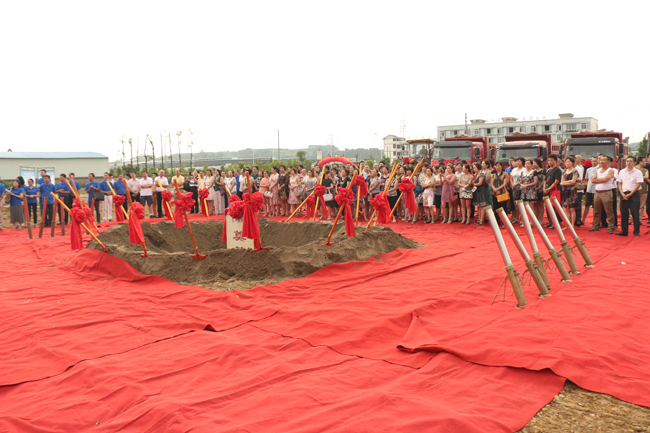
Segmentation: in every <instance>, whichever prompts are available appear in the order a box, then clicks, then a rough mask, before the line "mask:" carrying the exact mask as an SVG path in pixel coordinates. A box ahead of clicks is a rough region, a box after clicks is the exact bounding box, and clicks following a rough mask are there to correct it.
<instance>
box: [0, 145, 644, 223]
mask: <svg viewBox="0 0 650 433" xmlns="http://www.w3.org/2000/svg"><path fill="white" fill-rule="evenodd" d="M612 163H613V160H612V158H611V157H610V156H606V155H600V156H598V157H594V158H592V159H591V160H590V161H588V162H586V164H585V163H584V162H583V161H582V158H581V156H580V155H576V156H575V157H573V156H571V157H568V158H566V159H565V160H564V161H563V163H562V162H561V161H559V160H558V157H557V156H556V155H550V156H549V158H548V161H547V164H544V163H543V162H542V161H541V160H540V159H525V158H510V160H509V161H508V164H503V163H501V162H498V161H497V162H496V163H493V162H492V161H491V160H489V159H485V160H483V161H480V162H475V163H473V164H468V163H467V162H466V161H451V162H447V163H445V164H438V165H431V164H430V163H429V162H428V161H427V162H423V163H422V164H420V165H418V164H417V161H416V160H409V159H408V158H405V159H404V161H402V162H401V163H400V164H399V166H398V167H397V169H396V171H395V174H394V175H393V176H392V177H391V171H392V168H393V167H389V166H387V165H385V164H384V163H383V162H380V163H375V164H373V165H372V167H371V166H370V165H363V168H362V170H361V173H359V167H360V166H359V165H355V164H352V163H347V164H329V165H325V166H324V167H322V168H321V167H320V166H318V165H316V166H314V167H313V168H310V169H307V168H305V167H303V166H302V165H299V166H295V167H289V168H288V169H287V167H286V166H285V165H283V164H281V165H279V166H273V167H272V168H271V170H270V171H266V170H262V171H260V170H259V169H258V167H257V166H254V167H252V168H249V167H245V168H243V169H242V170H241V172H240V171H239V170H237V169H235V170H230V171H228V172H226V171H223V170H218V169H214V170H213V169H208V170H207V171H205V172H204V171H202V170H201V171H199V170H194V171H192V172H190V173H189V174H188V175H187V176H182V175H181V173H180V170H179V169H176V170H175V175H174V176H172V177H170V178H169V179H168V178H167V177H166V173H165V171H164V170H161V171H160V172H159V173H158V174H156V173H152V174H151V176H149V174H148V173H147V172H146V171H143V172H142V173H141V174H140V177H138V176H137V174H136V173H135V172H131V173H129V177H128V180H127V181H126V188H125V186H124V177H123V175H122V174H120V175H118V176H117V179H113V176H112V175H111V174H109V173H104V174H103V179H102V180H101V181H97V180H96V179H95V176H94V174H93V173H90V174H89V175H88V182H87V183H86V184H85V185H84V191H85V192H86V193H87V194H88V199H87V200H88V205H89V206H92V207H93V210H94V212H95V220H96V221H97V222H98V223H99V222H101V221H102V220H104V221H111V220H112V218H113V202H112V199H113V195H115V194H117V195H122V196H126V193H127V191H128V193H129V194H130V196H131V200H132V201H134V202H139V203H141V204H142V205H143V206H145V207H146V208H147V209H148V211H149V217H150V218H161V217H163V216H164V215H165V210H164V208H163V206H164V204H163V202H164V200H163V198H162V192H163V191H165V190H169V191H171V192H172V193H173V194H174V196H175V197H178V196H177V191H178V192H190V193H191V194H192V198H193V199H194V200H195V204H194V206H193V208H192V210H191V212H192V213H199V212H206V211H207V212H208V213H209V214H211V215H222V214H223V213H224V211H225V209H226V208H227V207H228V205H229V200H228V197H229V195H230V194H236V195H238V196H239V197H240V198H242V197H243V194H245V193H247V192H248V191H249V185H248V183H249V179H250V183H251V185H250V189H251V192H258V191H259V192H260V193H262V195H263V197H264V205H263V208H262V210H261V215H263V216H285V217H286V216H289V215H290V214H292V213H293V212H296V211H299V212H303V211H304V210H305V208H304V207H303V208H301V209H298V208H299V207H300V205H301V204H302V203H303V201H304V200H305V199H306V198H307V197H308V196H309V195H310V194H311V193H312V192H314V189H315V188H316V186H317V185H318V184H322V185H323V186H324V187H325V188H326V193H325V195H324V196H322V200H323V201H324V206H326V207H327V209H328V212H327V214H328V215H327V219H332V218H333V217H334V216H335V215H336V212H337V211H338V204H337V202H336V200H335V196H336V194H337V193H338V191H339V189H340V188H349V187H351V188H352V191H353V193H354V196H355V202H356V192H357V189H358V186H357V185H356V183H355V184H352V179H353V177H354V176H355V175H357V176H362V177H363V179H364V182H365V183H366V186H367V189H368V194H367V195H365V196H364V197H360V199H359V204H360V206H359V207H360V215H359V218H363V219H365V220H366V221H367V220H369V218H370V216H371V214H372V212H373V208H372V206H371V203H370V198H372V197H374V196H376V195H377V194H383V193H384V191H385V192H386V197H387V199H388V203H389V205H390V207H391V210H394V212H393V216H392V219H393V221H396V219H401V220H403V221H408V222H410V223H412V224H415V223H416V222H418V221H422V222H423V223H427V224H433V223H435V222H436V221H441V222H442V223H445V224H452V223H456V222H458V223H461V224H470V223H471V221H472V220H473V222H474V224H476V225H477V226H481V225H483V224H485V223H486V221H487V215H486V213H485V207H486V206H488V205H491V206H492V208H493V209H495V210H496V209H499V208H502V209H503V210H504V212H505V213H506V214H507V215H508V218H509V219H510V221H511V222H512V223H519V224H521V225H523V222H522V220H521V216H520V215H519V208H518V206H517V205H516V202H517V201H519V200H522V201H524V202H527V203H528V204H529V205H530V207H531V208H532V210H533V212H534V214H535V215H536V217H537V219H538V220H539V221H540V222H542V223H543V224H545V226H546V227H551V228H552V227H553V219H552V218H551V215H550V214H549V213H548V210H546V211H545V204H544V201H543V200H542V198H543V197H544V196H552V197H555V198H557V200H558V201H559V202H560V203H561V204H562V207H563V209H564V212H565V214H566V216H567V218H568V219H569V220H570V222H571V224H573V225H574V226H577V227H580V226H582V225H584V221H585V220H586V218H587V215H588V214H589V211H590V208H591V207H593V209H594V219H593V224H592V229H591V231H596V230H598V229H600V228H602V227H607V228H608V233H614V229H615V227H616V226H617V225H619V223H618V215H617V209H618V208H619V207H620V211H621V223H620V226H621V231H620V232H619V233H617V234H619V235H627V234H628V230H627V227H628V223H629V222H632V223H633V224H634V231H633V234H634V235H638V234H639V232H640V224H641V219H642V218H643V213H644V212H646V211H647V210H649V209H650V207H648V206H646V205H647V201H648V185H649V184H650V179H649V173H650V172H649V168H650V167H648V165H649V164H647V160H646V158H645V157H639V158H637V159H635V158H632V157H630V158H627V160H626V168H625V169H622V170H620V171H618V170H616V169H615V168H614V167H612ZM416 169H417V173H415V174H414V173H413V171H414V170H416ZM405 177H406V178H410V179H411V181H412V183H413V184H414V186H415V189H414V195H415V199H416V203H417V210H416V211H415V212H412V213H411V212H409V210H408V209H407V208H406V207H405V206H404V204H403V202H404V201H403V200H399V196H400V192H401V191H400V189H399V185H400V183H401V182H402V179H403V178H405ZM58 180H59V181H58V183H56V184H54V183H53V182H52V179H50V177H49V176H48V175H47V174H46V173H45V171H42V172H41V177H40V178H39V179H38V180H37V181H36V183H34V180H33V179H28V181H27V184H25V181H24V179H23V178H22V177H18V178H17V179H16V180H15V181H14V185H13V187H11V188H9V189H7V190H6V191H5V187H4V185H2V184H0V199H2V198H3V197H4V195H5V194H8V197H7V198H8V201H9V202H10V204H11V211H10V217H11V223H12V224H14V227H16V228H18V227H21V226H24V224H25V222H26V221H25V211H24V209H23V200H22V199H23V196H24V197H25V198H26V202H27V207H28V212H27V213H28V215H29V217H30V218H33V221H34V223H35V224H36V223H37V221H38V217H39V212H43V208H45V213H44V215H45V219H44V221H43V222H44V225H45V226H50V225H51V224H54V223H55V221H54V217H53V215H52V214H53V199H52V198H51V196H50V193H52V192H54V193H56V194H57V195H58V196H59V197H60V198H61V199H62V201H63V202H64V203H65V204H66V206H68V207H71V206H72V203H73V199H74V193H73V191H71V190H70V185H74V186H73V188H74V189H75V190H77V191H80V190H81V187H80V185H79V183H78V182H77V181H76V180H75V179H74V173H70V174H69V175H67V176H66V175H65V174H61V175H60V177H59V179H58ZM200 189H207V190H208V195H207V196H206V198H205V208H203V205H202V204H201V200H200V198H199V190H200ZM9 197H10V198H9ZM45 197H48V201H47V203H45V202H44V198H45ZM38 204H40V206H39V205H38ZM206 208H207V209H206ZM39 209H40V210H39ZM124 209H125V211H126V210H128V201H127V200H125V202H124ZM59 210H60V211H59V212H58V213H59V223H61V222H65V223H67V222H68V215H67V214H66V212H64V211H63V209H61V208H60V207H59ZM317 212H318V214H319V216H322V217H325V213H324V212H322V207H320V206H319V209H318V210H317ZM554 213H555V216H556V218H557V220H558V221H560V222H561V220H562V218H561V217H560V215H559V213H558V212H557V211H556V210H555V211H554ZM355 215H356V212H355ZM501 215H502V214H501ZM545 215H546V222H544V216H545ZM495 216H496V219H497V222H498V224H499V225H500V226H501V227H503V221H502V220H501V216H500V214H499V213H498V212H495ZM649 227H650V225H649ZM0 228H1V225H0Z"/></svg>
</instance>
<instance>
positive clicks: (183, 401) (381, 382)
mask: <svg viewBox="0 0 650 433" xmlns="http://www.w3.org/2000/svg"><path fill="white" fill-rule="evenodd" d="M562 383H563V379H561V378H559V377H558V376H556V375H554V374H553V373H551V372H550V371H547V372H543V373H539V372H532V371H527V370H523V369H512V368H504V367H484V366H480V365H476V364H471V363H467V362H464V361H462V360H460V359H459V358H457V357H455V356H453V355H449V354H440V355H438V356H436V357H435V358H434V359H432V360H431V361H430V362H429V363H427V364H426V365H425V366H424V367H423V368H421V369H412V368H409V367H404V366H399V365H394V364H390V363H386V362H383V361H374V360H368V359H363V358H359V357H356V356H346V355H341V354H338V353H336V352H334V351H333V350H331V349H329V348H326V347H313V346H311V345H309V344H307V343H306V342H304V341H301V340H296V339H289V338H285V337H281V336H279V335H277V334H273V333H268V332H264V331H260V330H258V329H256V328H253V327H250V326H248V325H243V326H240V327H238V328H235V329H231V330H228V331H225V332H216V333H215V332H207V331H198V332H192V333H189V334H186V335H182V336H179V337H176V338H173V339H168V340H164V341H160V342H158V343H156V344H151V345H147V346H144V347H141V348H138V349H135V350H132V351H129V352H126V353H122V354H117V355H114V356H107V357H103V358H99V359H94V360H89V361H84V362H82V363H80V364H78V365H77V366H75V368H73V369H70V370H68V371H66V372H65V373H63V374H60V375H58V376H56V377H53V378H49V379H45V380H41V381H36V382H32V383H24V384H21V385H17V386H12V387H2V388H0V401H1V402H2V411H1V412H2V413H4V415H0V430H2V431H39V432H71V431H98V432H115V431H138V432H161V431H164V432H190V431H192V432H214V431H219V432H241V431H257V432H324V431H333V432H351V431H354V432H395V431H411V432H423V431H458V432H460V431H462V432H473V431H476V432H479V431H490V432H500V431H514V430H516V429H517V428H519V427H520V426H521V425H523V424H524V423H525V422H526V421H527V420H528V418H530V416H531V413H534V412H535V411H536V410H537V409H538V408H539V404H540V402H546V401H549V400H550V399H552V398H553V396H554V395H555V393H556V392H557V391H558V389H559V388H561V387H562Z"/></svg>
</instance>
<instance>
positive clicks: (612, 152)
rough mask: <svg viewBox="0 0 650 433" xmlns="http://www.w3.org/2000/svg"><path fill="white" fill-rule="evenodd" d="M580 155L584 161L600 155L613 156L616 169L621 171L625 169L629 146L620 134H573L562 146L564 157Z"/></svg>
mask: <svg viewBox="0 0 650 433" xmlns="http://www.w3.org/2000/svg"><path fill="white" fill-rule="evenodd" d="M575 155H580V156H582V160H583V161H585V162H586V161H590V160H591V158H592V157H594V156H598V155H607V156H611V157H612V158H613V159H614V164H612V165H613V166H614V167H616V168H617V169H619V170H622V169H623V168H625V159H626V158H627V156H628V144H627V142H625V141H624V140H623V134H622V133H620V132H594V133H577V134H571V138H568V139H566V140H565V142H564V145H563V146H562V157H563V158H567V157H569V156H575Z"/></svg>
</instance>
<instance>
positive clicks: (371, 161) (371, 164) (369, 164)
mask: <svg viewBox="0 0 650 433" xmlns="http://www.w3.org/2000/svg"><path fill="white" fill-rule="evenodd" d="M366 165H367V166H369V167H370V168H371V169H372V168H373V167H374V166H375V160H374V158H372V155H370V159H369V160H367V161H366Z"/></svg>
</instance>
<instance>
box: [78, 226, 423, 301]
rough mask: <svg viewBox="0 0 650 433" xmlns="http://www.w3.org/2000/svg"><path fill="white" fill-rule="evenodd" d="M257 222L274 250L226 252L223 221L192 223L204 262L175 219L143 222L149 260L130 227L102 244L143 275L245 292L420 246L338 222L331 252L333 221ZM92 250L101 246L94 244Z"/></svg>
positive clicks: (396, 236)
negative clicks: (349, 230)
mask: <svg viewBox="0 0 650 433" xmlns="http://www.w3.org/2000/svg"><path fill="white" fill-rule="evenodd" d="M259 224H260V231H261V233H262V245H263V246H268V247H270V250H269V251H259V252H258V251H252V250H241V249H232V250H228V249H226V247H225V244H224V243H223V242H222V241H221V232H222V229H223V222H220V221H219V222H217V221H208V222H193V223H192V231H193V232H194V235H195V238H196V240H197V246H198V249H199V252H201V253H202V254H205V255H207V257H206V259H205V260H195V259H192V258H191V257H190V255H189V254H188V253H189V252H192V253H193V252H194V251H193V250H194V248H193V246H192V243H191V240H190V237H189V235H188V232H187V230H186V229H182V230H179V229H176V228H174V224H173V222H171V221H162V222H160V223H158V224H155V225H151V224H149V223H147V222H144V223H143V224H142V227H143V231H144V234H145V238H146V245H147V250H148V252H149V254H150V255H151V257H149V258H142V257H141V256H140V253H141V252H142V249H141V247H140V246H138V245H130V244H129V236H128V226H127V225H126V224H119V225H116V226H114V227H112V228H110V229H109V230H106V231H104V232H102V234H101V236H100V240H101V241H102V243H104V245H106V247H107V248H108V249H109V250H110V253H111V254H113V255H115V256H116V257H119V258H121V259H123V260H125V261H127V262H128V263H130V264H131V265H132V266H133V267H134V268H136V269H138V270H139V271H141V272H144V273H147V274H155V275H160V276H162V277H165V278H167V279H169V280H172V281H176V282H177V283H181V284H192V285H199V286H202V287H207V288H210V289H214V290H241V289H248V288H251V287H254V286H257V285H264V284H271V283H277V282H280V281H284V280H288V279H292V278H300V277H304V276H305V275H309V274H311V273H313V272H315V271H317V270H318V269H321V268H323V267H325V266H328V265H330V264H332V263H345V262H349V261H352V260H359V259H364V258H367V257H371V256H375V255H378V254H384V253H388V252H391V251H394V250H395V249H397V248H418V247H420V246H421V245H420V244H418V243H416V242H414V241H412V240H410V239H407V238H405V237H403V236H401V235H399V234H397V233H395V232H394V231H392V230H391V229H390V228H387V229H385V230H381V228H377V227H371V229H370V230H369V231H368V233H367V234H366V235H365V236H361V233H362V231H363V230H364V227H357V234H358V236H357V237H351V238H348V237H346V236H345V228H344V226H343V224H340V225H338V226H337V228H336V231H335V232H334V235H333V236H332V242H335V243H336V247H334V248H332V247H327V246H324V245H323V243H324V242H325V240H326V239H327V235H328V233H329V231H330V230H331V228H332V224H331V223H325V222H323V223H312V222H295V223H294V222H290V223H281V222H276V221H272V220H268V219H260V220H259ZM88 248H94V249H100V248H101V247H100V246H99V245H97V244H96V243H95V242H91V243H90V244H89V245H88Z"/></svg>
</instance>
